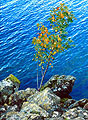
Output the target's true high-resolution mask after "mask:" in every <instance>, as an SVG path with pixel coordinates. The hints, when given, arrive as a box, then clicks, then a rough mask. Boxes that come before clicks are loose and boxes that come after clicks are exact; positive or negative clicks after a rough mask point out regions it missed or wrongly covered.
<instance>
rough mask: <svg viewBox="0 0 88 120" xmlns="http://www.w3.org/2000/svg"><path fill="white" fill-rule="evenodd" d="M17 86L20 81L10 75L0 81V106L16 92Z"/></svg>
mask: <svg viewBox="0 0 88 120" xmlns="http://www.w3.org/2000/svg"><path fill="white" fill-rule="evenodd" d="M19 86H20V81H19V80H18V79H17V78H16V77H15V76H14V75H12V74H11V75H9V76H8V77H7V78H6V79H4V80H2V81H0V105H3V104H4V103H7V102H8V98H9V96H10V95H11V94H13V93H14V92H16V91H18V89H19Z"/></svg>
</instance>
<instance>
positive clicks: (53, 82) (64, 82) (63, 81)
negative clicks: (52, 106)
mask: <svg viewBox="0 0 88 120" xmlns="http://www.w3.org/2000/svg"><path fill="white" fill-rule="evenodd" d="M75 80H76V78H75V77H73V76H71V75H68V76H65V75H62V76H59V75H54V76H52V77H51V78H50V79H49V80H48V82H46V83H45V85H44V86H42V88H41V89H40V91H41V90H43V89H45V88H46V87H49V88H50V89H51V90H52V91H53V92H54V93H55V94H56V95H57V96H59V97H61V98H71V96H70V95H69V93H70V92H71V91H72V88H73V85H74V82H75Z"/></svg>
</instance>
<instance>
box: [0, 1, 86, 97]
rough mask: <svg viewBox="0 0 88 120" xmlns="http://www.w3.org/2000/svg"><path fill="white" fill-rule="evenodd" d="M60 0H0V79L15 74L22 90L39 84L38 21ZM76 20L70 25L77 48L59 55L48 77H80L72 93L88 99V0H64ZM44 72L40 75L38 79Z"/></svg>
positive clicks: (70, 32) (45, 17)
mask: <svg viewBox="0 0 88 120" xmlns="http://www.w3.org/2000/svg"><path fill="white" fill-rule="evenodd" d="M60 2H61V0H1V1H0V80H2V79H4V78H6V77H7V76H8V75H9V74H14V75H15V76H16V77H17V78H19V79H20V80H21V86H20V89H25V88H27V87H36V67H37V65H36V62H33V61H32V58H33V54H34V52H35V51H34V46H33V45H32V38H33V37H35V36H36V34H37V32H38V31H37V27H36V24H37V23H38V22H43V24H44V25H46V26H47V27H48V22H47V18H48V17H49V11H50V10H51V9H52V8H53V7H57V6H59V3H60ZM63 2H64V3H65V4H66V5H67V6H68V7H69V9H70V10H71V11H73V12H74V15H75V17H76V18H77V20H75V21H74V22H73V23H72V24H71V25H70V26H69V28H68V33H69V34H68V36H70V37H71V38H72V39H73V41H74V44H75V47H73V48H70V49H69V50H67V51H65V52H63V53H61V54H58V56H57V57H56V59H55V61H54V62H53V65H54V67H53V69H51V68H49V71H48V72H47V74H46V76H45V81H47V80H48V79H49V78H50V77H51V76H52V75H54V74H59V75H62V74H65V75H73V76H75V77H76V78H77V80H76V81H75V85H74V87H73V91H72V93H71V96H72V97H73V98H74V99H81V98H84V97H85V98H88V1H87V0H64V1H63ZM40 77H41V75H40V74H39V79H40Z"/></svg>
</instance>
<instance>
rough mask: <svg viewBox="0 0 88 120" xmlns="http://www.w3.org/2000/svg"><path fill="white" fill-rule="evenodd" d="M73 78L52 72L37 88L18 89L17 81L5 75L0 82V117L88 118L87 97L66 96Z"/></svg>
mask: <svg viewBox="0 0 88 120" xmlns="http://www.w3.org/2000/svg"><path fill="white" fill-rule="evenodd" d="M75 80H76V78H75V77H74V76H71V75H68V76H65V75H62V76H59V75H54V76H52V77H51V78H50V79H49V80H48V81H47V83H46V84H45V85H44V86H43V87H42V88H41V89H40V91H37V90H36V89H34V88H27V89H26V90H19V86H20V81H19V80H18V79H17V78H16V77H15V76H14V75H12V74H11V75H9V76H8V77H7V78H6V79H4V80H2V81H0V120H88V99H86V98H84V99H81V100H79V101H76V100H74V99H72V98H71V96H70V95H69V93H70V92H71V91H72V88H73V85H74V82H75Z"/></svg>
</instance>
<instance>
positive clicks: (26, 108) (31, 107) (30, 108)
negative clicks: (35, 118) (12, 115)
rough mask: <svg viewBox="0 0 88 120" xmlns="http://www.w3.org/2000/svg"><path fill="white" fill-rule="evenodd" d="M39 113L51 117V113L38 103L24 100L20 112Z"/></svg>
mask: <svg viewBox="0 0 88 120" xmlns="http://www.w3.org/2000/svg"><path fill="white" fill-rule="evenodd" d="M21 112H22V113H26V114H29V113H30V114H39V115H40V116H42V117H49V113H48V112H47V111H46V110H44V109H43V108H41V107H40V106H39V105H37V104H36V103H29V102H24V103H23V105H22V109H21V111H20V113H21Z"/></svg>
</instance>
